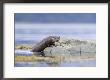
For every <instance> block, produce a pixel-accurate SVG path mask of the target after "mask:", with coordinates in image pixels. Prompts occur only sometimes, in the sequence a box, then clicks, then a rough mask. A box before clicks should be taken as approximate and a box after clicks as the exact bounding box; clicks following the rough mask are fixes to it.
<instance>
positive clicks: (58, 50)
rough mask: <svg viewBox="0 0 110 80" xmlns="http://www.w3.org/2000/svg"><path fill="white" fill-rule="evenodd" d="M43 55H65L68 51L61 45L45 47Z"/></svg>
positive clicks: (68, 53)
mask: <svg viewBox="0 0 110 80" xmlns="http://www.w3.org/2000/svg"><path fill="white" fill-rule="evenodd" d="M44 54H45V56H61V55H62V56H66V55H70V52H69V51H68V50H66V49H65V48H63V47H60V46H57V47H47V48H46V49H44Z"/></svg>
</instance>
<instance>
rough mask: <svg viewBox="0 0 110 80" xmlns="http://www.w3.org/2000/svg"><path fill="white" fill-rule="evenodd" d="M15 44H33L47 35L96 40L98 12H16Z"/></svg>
mask: <svg viewBox="0 0 110 80" xmlns="http://www.w3.org/2000/svg"><path fill="white" fill-rule="evenodd" d="M14 20H15V44H33V43H35V42H39V41H40V40H42V39H43V38H45V37H47V36H60V37H62V38H70V39H81V40H95V39H96V13H15V14H14Z"/></svg>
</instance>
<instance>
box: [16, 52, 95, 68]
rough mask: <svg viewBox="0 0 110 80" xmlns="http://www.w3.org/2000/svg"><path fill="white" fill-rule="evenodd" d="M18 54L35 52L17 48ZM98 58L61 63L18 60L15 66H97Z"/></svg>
mask: <svg viewBox="0 0 110 80" xmlns="http://www.w3.org/2000/svg"><path fill="white" fill-rule="evenodd" d="M15 55H16V56H32V55H33V53H32V52H30V51H29V50H15ZM95 66H96V60H95V59H92V60H89V59H88V60H76V61H66V62H60V63H49V62H45V61H36V62H16V63H15V67H95Z"/></svg>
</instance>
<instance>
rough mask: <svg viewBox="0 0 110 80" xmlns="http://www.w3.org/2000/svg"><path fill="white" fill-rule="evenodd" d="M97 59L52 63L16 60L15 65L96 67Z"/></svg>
mask: <svg viewBox="0 0 110 80" xmlns="http://www.w3.org/2000/svg"><path fill="white" fill-rule="evenodd" d="M95 66H96V61H95V60H82V61H74V62H64V63H60V64H51V63H46V62H16V63H15V67H95Z"/></svg>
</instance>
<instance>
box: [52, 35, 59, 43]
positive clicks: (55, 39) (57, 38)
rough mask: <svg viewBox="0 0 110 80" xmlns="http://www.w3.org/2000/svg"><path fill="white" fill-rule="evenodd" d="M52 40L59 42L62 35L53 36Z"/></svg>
mask: <svg viewBox="0 0 110 80" xmlns="http://www.w3.org/2000/svg"><path fill="white" fill-rule="evenodd" d="M51 39H52V42H58V41H59V40H60V36H52V38H51Z"/></svg>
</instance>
